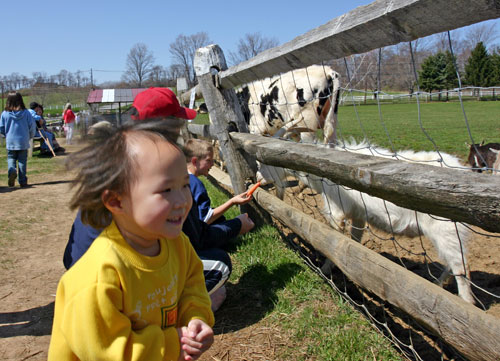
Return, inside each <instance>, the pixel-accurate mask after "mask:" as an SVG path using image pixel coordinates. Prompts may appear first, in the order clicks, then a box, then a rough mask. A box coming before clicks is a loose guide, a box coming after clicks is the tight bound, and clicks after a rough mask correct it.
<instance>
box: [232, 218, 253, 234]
mask: <svg viewBox="0 0 500 361" xmlns="http://www.w3.org/2000/svg"><path fill="white" fill-rule="evenodd" d="M236 218H238V219H239V220H240V221H241V228H240V233H239V234H240V235H241V234H245V233H247V232H249V231H250V230H251V229H252V228H253V227H254V226H255V224H254V223H253V221H252V220H251V219H250V217H249V216H248V214H247V213H243V214H240V215H239V216H238V217H236Z"/></svg>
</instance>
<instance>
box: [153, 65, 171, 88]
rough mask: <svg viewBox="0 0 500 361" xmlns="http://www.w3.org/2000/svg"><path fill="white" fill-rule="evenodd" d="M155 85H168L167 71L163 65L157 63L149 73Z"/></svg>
mask: <svg viewBox="0 0 500 361" xmlns="http://www.w3.org/2000/svg"><path fill="white" fill-rule="evenodd" d="M148 82H151V85H153V86H166V82H167V72H166V70H165V68H164V67H163V66H161V65H155V66H153V68H152V69H151V73H150V74H149V81H148Z"/></svg>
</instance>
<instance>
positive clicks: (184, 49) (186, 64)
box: [170, 32, 212, 85]
mask: <svg viewBox="0 0 500 361" xmlns="http://www.w3.org/2000/svg"><path fill="white" fill-rule="evenodd" d="M211 42H212V41H211V40H210V38H209V37H208V34H207V33H205V32H199V33H196V34H193V35H188V36H186V35H183V34H181V35H179V36H178V37H177V38H176V39H175V41H174V42H173V43H171V44H170V54H172V57H173V58H174V60H175V62H176V63H177V64H180V65H182V67H183V75H184V76H185V77H186V79H188V82H189V83H190V85H193V84H194V83H195V77H196V74H195V73H194V67H193V60H194V54H195V52H196V49H198V48H202V47H204V46H207V45H209V44H210V43H211Z"/></svg>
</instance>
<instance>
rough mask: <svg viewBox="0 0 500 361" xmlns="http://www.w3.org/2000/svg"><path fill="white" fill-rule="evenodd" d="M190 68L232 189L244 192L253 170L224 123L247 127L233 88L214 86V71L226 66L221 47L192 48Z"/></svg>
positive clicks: (245, 130)
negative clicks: (238, 149) (193, 49)
mask: <svg viewBox="0 0 500 361" xmlns="http://www.w3.org/2000/svg"><path fill="white" fill-rule="evenodd" d="M194 69H195V72H196V75H197V77H198V81H199V86H200V87H201V92H202V93H203V97H204V99H205V103H206V105H207V108H208V112H209V114H210V120H211V122H212V125H211V128H212V127H213V130H211V133H213V134H215V136H216V137H217V139H218V141H219V144H220V148H221V151H222V156H223V157H224V161H225V162H226V165H227V169H228V172H229V176H230V178H231V184H232V186H233V190H234V192H235V194H240V193H243V192H245V191H246V185H245V182H246V180H247V179H252V178H253V177H254V172H252V171H251V165H250V164H249V163H247V160H246V159H245V158H243V156H242V155H241V153H240V152H238V151H237V149H236V147H235V146H234V144H233V142H232V141H231V138H230V137H229V131H228V126H229V122H234V123H235V124H236V125H237V127H238V130H239V131H240V132H246V133H247V132H248V127H247V125H246V123H245V120H244V118H243V113H242V112H241V109H240V106H239V103H238V99H237V98H236V93H235V92H234V90H233V89H220V88H218V87H217V84H216V82H217V75H216V73H217V72H219V71H223V70H226V69H227V65H226V59H225V57H224V53H223V52H222V49H221V48H220V47H219V46H218V45H215V44H212V45H209V46H207V47H204V48H200V49H198V50H196V54H195V58H194ZM212 73H214V74H212ZM250 162H251V161H250ZM242 208H246V207H242ZM242 211H243V210H242Z"/></svg>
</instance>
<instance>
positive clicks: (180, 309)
mask: <svg viewBox="0 0 500 361" xmlns="http://www.w3.org/2000/svg"><path fill="white" fill-rule="evenodd" d="M177 136H178V134H177V132H175V131H172V129H171V128H170V127H168V122H165V121H164V120H161V121H154V122H141V123H136V124H128V125H125V126H123V127H121V128H118V129H115V128H109V127H105V128H98V129H97V130H96V134H95V136H94V139H95V141H94V142H93V144H91V145H89V146H87V147H85V148H84V149H82V150H81V151H79V152H77V153H75V155H74V156H73V157H72V158H70V163H69V164H70V169H76V170H77V177H76V182H75V185H76V186H77V191H76V193H75V195H74V196H73V198H72V201H71V208H72V209H76V208H79V209H80V210H81V217H82V221H83V222H85V223H88V224H89V225H91V226H92V227H94V228H102V227H103V226H104V225H106V224H109V222H110V220H111V224H110V225H109V226H107V227H106V228H105V229H104V230H103V231H102V233H101V234H100V235H99V236H98V237H97V238H96V239H95V241H94V242H93V243H92V245H91V246H90V248H89V249H88V250H87V252H85V254H84V255H83V256H82V257H81V258H80V259H79V260H78V262H76V263H75V264H74V266H73V267H71V268H70V269H69V270H68V271H67V272H66V273H65V274H64V275H63V277H62V278H61V280H60V282H59V286H58V289H57V295H56V302H55V312H54V324H53V328H52V339H51V342H50V347H49V360H67V359H85V360H104V359H113V360H123V359H127V360H128V359H134V360H194V359H197V358H198V357H199V356H200V355H201V354H202V353H203V352H204V351H206V350H207V349H208V348H209V347H210V346H211V344H212V343H213V331H212V329H211V326H212V325H213V323H214V316H213V313H212V311H211V309H210V299H209V297H208V294H207V291H206V288H205V282H204V279H203V266H202V263H201V261H200V259H199V258H198V257H197V255H196V253H195V251H194V249H193V247H192V246H191V244H190V242H189V239H188V238H187V237H186V236H185V235H184V234H183V233H182V232H181V230H182V225H183V223H184V220H185V219H186V217H187V215H188V212H189V210H190V208H191V204H192V198H191V194H190V189H189V175H188V173H187V170H186V163H185V162H186V160H185V157H184V155H183V153H182V151H181V150H180V149H179V148H178V147H177V146H176V145H175V143H174V139H176V138H177Z"/></svg>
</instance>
